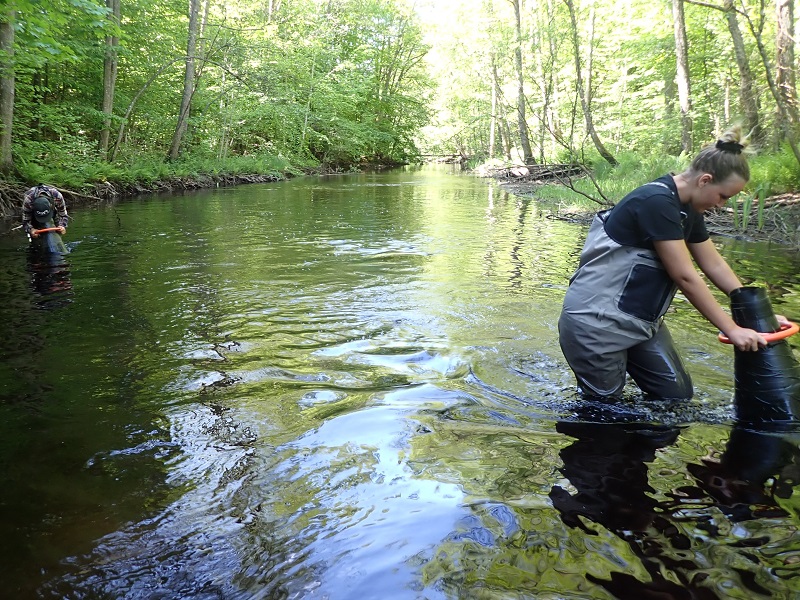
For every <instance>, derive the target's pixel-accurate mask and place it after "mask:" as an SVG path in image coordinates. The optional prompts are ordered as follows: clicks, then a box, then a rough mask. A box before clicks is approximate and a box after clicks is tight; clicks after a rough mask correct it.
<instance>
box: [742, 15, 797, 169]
mask: <svg viewBox="0 0 800 600" xmlns="http://www.w3.org/2000/svg"><path fill="white" fill-rule="evenodd" d="M743 6H744V5H743ZM742 14H743V15H744V17H745V19H747V26H748V27H749V29H750V33H752V34H753V38H754V39H755V41H756V46H757V47H758V54H759V55H760V56H761V64H762V65H763V66H764V76H765V77H766V79H767V85H768V86H769V91H770V93H771V94H772V98H773V99H774V100H775V104H776V105H777V107H778V119H779V120H781V121H782V122H784V123H786V128H785V131H786V141H787V143H788V144H789V147H790V148H791V149H792V153H793V154H794V157H795V160H797V162H798V164H800V147H799V146H798V144H797V135H796V133H795V132H796V131H797V124H798V123H797V121H796V120H793V113H792V111H791V110H789V107H788V106H787V105H786V102H785V101H784V99H783V95H782V94H781V92H780V90H779V89H778V84H777V82H776V80H775V76H774V74H773V72H772V67H771V66H770V60H769V55H768V53H767V47H766V46H765V44H764V39H763V37H762V35H761V33H762V29H763V26H764V23H763V19H761V20H760V21H759V24H758V26H756V24H755V23H753V19H752V18H750V14H749V13H748V12H747V11H746V10H744V11H743V13H742Z"/></svg>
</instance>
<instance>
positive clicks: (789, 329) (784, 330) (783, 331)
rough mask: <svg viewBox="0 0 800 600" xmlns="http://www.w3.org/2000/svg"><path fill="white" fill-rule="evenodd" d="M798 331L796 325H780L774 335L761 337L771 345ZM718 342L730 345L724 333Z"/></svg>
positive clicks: (769, 334)
mask: <svg viewBox="0 0 800 600" xmlns="http://www.w3.org/2000/svg"><path fill="white" fill-rule="evenodd" d="M798 331H800V325H798V324H797V323H792V322H789V323H782V324H781V328H780V330H778V331H775V332H774V333H762V334H761V335H763V336H764V339H765V340H767V343H768V344H771V343H772V342H778V341H780V340H785V339H786V338H788V337H789V336H790V335H794V334H795V333H797V332H798ZM719 341H720V342H722V343H723V344H730V343H732V342H731V341H730V340H729V339H728V336H727V335H725V334H724V333H720V334H719Z"/></svg>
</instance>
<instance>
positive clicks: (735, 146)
mask: <svg viewBox="0 0 800 600" xmlns="http://www.w3.org/2000/svg"><path fill="white" fill-rule="evenodd" d="M717 148H718V149H720V150H722V151H723V152H733V153H734V154H741V153H742V150H744V144H740V143H739V142H726V141H723V140H717Z"/></svg>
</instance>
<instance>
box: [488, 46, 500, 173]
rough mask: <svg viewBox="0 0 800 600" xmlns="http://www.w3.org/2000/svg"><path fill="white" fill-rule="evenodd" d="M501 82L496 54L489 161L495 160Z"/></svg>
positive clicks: (493, 71)
mask: <svg viewBox="0 0 800 600" xmlns="http://www.w3.org/2000/svg"><path fill="white" fill-rule="evenodd" d="M499 87H500V86H499V82H498V81H497V63H496V62H495V57H494V54H492V115H491V118H490V119H489V159H490V160H491V159H492V158H494V148H495V139H496V138H495V135H496V133H497V98H498V96H499V95H500V90H499V89H498V88H499Z"/></svg>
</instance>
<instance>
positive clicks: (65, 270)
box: [27, 244, 72, 309]
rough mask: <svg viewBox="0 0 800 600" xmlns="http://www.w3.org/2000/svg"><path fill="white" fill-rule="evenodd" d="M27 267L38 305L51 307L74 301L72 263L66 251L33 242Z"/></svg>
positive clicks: (29, 249) (44, 307) (28, 255)
mask: <svg viewBox="0 0 800 600" xmlns="http://www.w3.org/2000/svg"><path fill="white" fill-rule="evenodd" d="M27 269H28V273H29V274H30V278H31V289H32V291H33V292H34V293H35V294H36V299H35V300H34V304H35V306H36V307H38V308H42V309H51V308H57V307H59V306H63V305H65V304H69V303H70V302H71V301H72V280H71V278H70V265H69V263H68V262H67V260H66V256H65V254H64V253H61V252H50V251H49V250H48V249H47V248H46V247H44V246H41V245H36V244H31V246H30V247H29V248H28V254H27Z"/></svg>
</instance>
